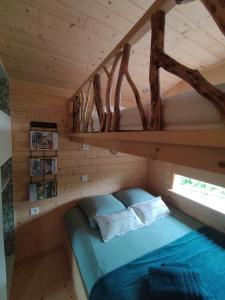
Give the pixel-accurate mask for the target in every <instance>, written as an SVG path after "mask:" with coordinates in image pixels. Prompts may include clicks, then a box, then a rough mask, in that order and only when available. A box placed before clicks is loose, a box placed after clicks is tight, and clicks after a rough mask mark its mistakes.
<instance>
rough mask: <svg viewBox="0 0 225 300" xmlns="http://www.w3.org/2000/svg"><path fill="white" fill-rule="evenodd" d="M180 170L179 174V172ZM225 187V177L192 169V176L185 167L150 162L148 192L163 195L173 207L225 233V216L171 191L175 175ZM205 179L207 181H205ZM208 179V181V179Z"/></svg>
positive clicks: (154, 161) (155, 161)
mask: <svg viewBox="0 0 225 300" xmlns="http://www.w3.org/2000/svg"><path fill="white" fill-rule="evenodd" d="M177 170H179V172H177ZM176 172H177V173H178V174H181V175H183V176H185V175H186V176H187V177H189V176H190V177H192V178H196V179H199V180H203V181H206V182H210V183H213V184H218V185H221V186H224V182H225V180H224V179H225V178H224V175H218V174H216V173H210V172H205V171H201V170H197V169H192V174H194V175H193V176H192V175H191V173H190V172H188V171H187V170H185V167H182V166H177V165H174V164H173V163H166V162H161V161H157V160H149V162H148V190H149V191H151V192H153V193H155V194H156V195H161V196H162V197H163V199H164V200H165V201H167V202H169V203H170V204H171V205H172V206H174V207H176V208H177V209H179V210H181V211H183V212H184V213H186V214H188V215H190V216H192V217H194V218H195V219H197V220H199V221H200V222H202V223H204V224H207V225H208V226H212V227H214V228H216V229H218V230H220V231H222V232H224V233H225V215H224V214H223V213H220V212H218V211H215V210H213V209H211V208H208V207H206V206H204V205H202V204H200V203H198V202H195V201H192V200H190V199H188V198H185V197H183V196H181V195H179V194H176V193H175V192H173V191H171V189H172V187H173V178H174V174H175V173H176ZM204 178H205V179H204ZM206 178H207V179H206Z"/></svg>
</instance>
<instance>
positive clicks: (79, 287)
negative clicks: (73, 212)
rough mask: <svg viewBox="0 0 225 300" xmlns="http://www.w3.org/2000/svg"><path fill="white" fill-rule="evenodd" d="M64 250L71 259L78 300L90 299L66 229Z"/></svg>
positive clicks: (70, 265)
mask: <svg viewBox="0 0 225 300" xmlns="http://www.w3.org/2000/svg"><path fill="white" fill-rule="evenodd" d="M63 245H64V250H65V252H66V256H67V258H68V261H69V267H70V271H71V276H72V283H73V289H74V292H75V295H76V300H88V296H87V292H86V290H85V287H84V284H83V280H82V278H81V274H80V270H79V267H78V264H77V260H76V258H75V256H74V254H73V249H72V247H71V243H70V241H69V238H68V234H67V232H66V230H65V229H64V244H63Z"/></svg>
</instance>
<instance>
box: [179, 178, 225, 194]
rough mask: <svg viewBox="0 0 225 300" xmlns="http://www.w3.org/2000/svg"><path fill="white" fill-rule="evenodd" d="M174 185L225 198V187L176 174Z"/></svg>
mask: <svg viewBox="0 0 225 300" xmlns="http://www.w3.org/2000/svg"><path fill="white" fill-rule="evenodd" d="M174 187H175V188H184V189H187V190H193V191H195V192H199V193H204V194H207V195H214V196H217V197H223V198H225V188H223V187H220V186H217V185H213V184H210V183H206V182H203V181H200V180H196V179H192V178H188V177H184V176H181V175H178V174H176V175H175V177H174Z"/></svg>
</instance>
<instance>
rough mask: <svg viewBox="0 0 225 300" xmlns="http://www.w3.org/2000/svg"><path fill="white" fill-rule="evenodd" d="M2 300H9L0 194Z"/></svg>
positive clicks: (0, 280)
mask: <svg viewBox="0 0 225 300" xmlns="http://www.w3.org/2000/svg"><path fill="white" fill-rule="evenodd" d="M1 186H2V183H1V169H0V190H1ZM0 300H7V279H6V265H5V250H4V234H3V222H2V193H1V192H0Z"/></svg>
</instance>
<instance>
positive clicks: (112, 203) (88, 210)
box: [78, 195, 125, 229]
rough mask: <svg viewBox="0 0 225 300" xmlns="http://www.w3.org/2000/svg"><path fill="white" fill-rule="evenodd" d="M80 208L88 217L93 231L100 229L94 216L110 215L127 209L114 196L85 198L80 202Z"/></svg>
mask: <svg viewBox="0 0 225 300" xmlns="http://www.w3.org/2000/svg"><path fill="white" fill-rule="evenodd" d="M78 206H79V207H80V208H81V209H82V210H83V212H84V213H85V214H86V215H87V217H88V220H89V223H90V225H91V227H92V228H93V229H96V228H98V225H97V223H96V221H95V219H94V216H96V215H97V216H101V215H109V214H112V213H116V212H118V211H121V210H124V209H125V206H124V205H123V204H122V203H121V202H120V201H119V200H117V199H116V198H115V197H114V196H113V195H102V196H94V197H89V198H85V199H82V200H81V201H79V203H78Z"/></svg>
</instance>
